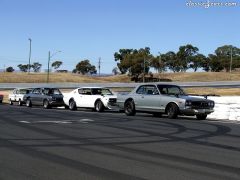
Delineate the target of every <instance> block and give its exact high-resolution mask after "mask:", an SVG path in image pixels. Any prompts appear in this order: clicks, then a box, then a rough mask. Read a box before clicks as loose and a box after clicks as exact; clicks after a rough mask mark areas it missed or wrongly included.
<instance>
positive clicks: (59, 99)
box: [54, 98, 63, 102]
mask: <svg viewBox="0 0 240 180" xmlns="http://www.w3.org/2000/svg"><path fill="white" fill-rule="evenodd" d="M54 100H55V101H56V102H62V101H63V98H55V99H54Z"/></svg>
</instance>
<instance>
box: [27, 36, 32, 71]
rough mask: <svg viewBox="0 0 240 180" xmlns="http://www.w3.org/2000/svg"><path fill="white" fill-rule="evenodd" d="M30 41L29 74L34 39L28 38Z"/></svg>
mask: <svg viewBox="0 0 240 180" xmlns="http://www.w3.org/2000/svg"><path fill="white" fill-rule="evenodd" d="M28 40H29V42H30V48H29V60H28V74H29V73H30V61H31V53H32V39H31V38H28Z"/></svg>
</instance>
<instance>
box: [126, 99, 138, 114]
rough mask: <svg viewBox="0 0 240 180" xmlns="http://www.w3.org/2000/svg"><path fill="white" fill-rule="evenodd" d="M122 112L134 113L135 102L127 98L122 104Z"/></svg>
mask: <svg viewBox="0 0 240 180" xmlns="http://www.w3.org/2000/svg"><path fill="white" fill-rule="evenodd" d="M124 112H125V114H126V115H127V116H134V115H135V114H136V110H135V104H134V102H133V101H130V100H128V101H127V102H126V103H125V104H124Z"/></svg>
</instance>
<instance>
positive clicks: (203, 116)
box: [196, 114, 207, 120]
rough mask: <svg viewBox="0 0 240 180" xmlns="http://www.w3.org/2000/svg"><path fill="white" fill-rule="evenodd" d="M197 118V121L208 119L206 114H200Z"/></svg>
mask: <svg viewBox="0 0 240 180" xmlns="http://www.w3.org/2000/svg"><path fill="white" fill-rule="evenodd" d="M196 117H197V120H205V119H206V118H207V115H206V114H198V115H196Z"/></svg>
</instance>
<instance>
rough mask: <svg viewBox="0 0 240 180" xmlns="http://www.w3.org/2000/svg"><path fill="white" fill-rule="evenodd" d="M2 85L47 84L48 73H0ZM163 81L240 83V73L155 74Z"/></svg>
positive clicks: (74, 78)
mask: <svg viewBox="0 0 240 180" xmlns="http://www.w3.org/2000/svg"><path fill="white" fill-rule="evenodd" d="M0 76H1V78H0V83H45V82H46V80H47V73H30V74H28V73H0ZM154 76H155V77H158V78H161V79H171V80H172V81H176V82H193V81H196V82H210V81H240V72H233V73H226V72H192V73H162V74H154ZM49 82H51V83H61V82H73V83H84V82H87V83H91V82H92V83H94V82H97V83H101V82H110V83H111V82H125V83H126V82H131V80H130V78H129V77H128V76H127V75H116V76H104V77H99V76H83V75H80V74H72V73H51V74H50V76H49Z"/></svg>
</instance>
